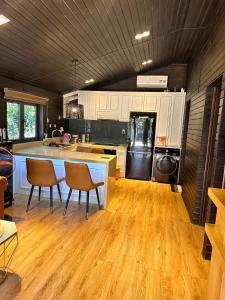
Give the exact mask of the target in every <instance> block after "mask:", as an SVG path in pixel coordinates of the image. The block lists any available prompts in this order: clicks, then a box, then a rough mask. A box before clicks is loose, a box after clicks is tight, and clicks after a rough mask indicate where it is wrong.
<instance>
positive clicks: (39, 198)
mask: <svg viewBox="0 0 225 300" xmlns="http://www.w3.org/2000/svg"><path fill="white" fill-rule="evenodd" d="M38 201H41V186H39V191H38Z"/></svg>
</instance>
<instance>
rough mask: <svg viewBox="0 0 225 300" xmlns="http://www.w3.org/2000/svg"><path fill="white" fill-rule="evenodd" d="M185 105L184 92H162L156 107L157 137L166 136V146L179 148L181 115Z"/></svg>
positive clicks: (181, 125)
mask: <svg viewBox="0 0 225 300" xmlns="http://www.w3.org/2000/svg"><path fill="white" fill-rule="evenodd" d="M184 105H185V93H162V94H161V96H160V100H159V102H158V108H157V112H158V114H157V128H156V146H161V145H160V144H159V143H158V139H157V137H166V145H165V146H166V147H173V148H180V147H181V139H182V131H183V116H184Z"/></svg>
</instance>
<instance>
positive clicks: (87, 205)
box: [86, 191, 89, 219]
mask: <svg viewBox="0 0 225 300" xmlns="http://www.w3.org/2000/svg"><path fill="white" fill-rule="evenodd" d="M88 214H89V191H87V203H86V219H88Z"/></svg>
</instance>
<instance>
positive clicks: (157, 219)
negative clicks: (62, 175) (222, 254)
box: [0, 179, 209, 300]
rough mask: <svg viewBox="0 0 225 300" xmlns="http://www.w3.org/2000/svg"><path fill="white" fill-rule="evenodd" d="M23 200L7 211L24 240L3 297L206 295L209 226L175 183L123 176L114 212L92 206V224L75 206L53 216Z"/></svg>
mask: <svg viewBox="0 0 225 300" xmlns="http://www.w3.org/2000/svg"><path fill="white" fill-rule="evenodd" d="M25 200H26V198H25V197H24V196H19V195H18V196H17V200H16V202H15V204H14V205H13V208H9V209H8V210H7V213H9V214H11V215H13V217H14V218H15V220H16V222H17V226H18V232H19V243H20V244H19V248H18V251H17V253H16V256H15V259H14V260H13V263H12V266H11V267H12V269H13V270H14V271H15V272H16V273H17V275H10V276H9V277H8V279H7V281H6V282H5V283H4V284H3V285H2V286H0V299H4V300H6V299H23V300H26V299H29V300H33V299H36V300H40V299H45V300H50V299H65V300H70V299H74V300H75V299H90V300H93V299H116V300H120V299H121V300H124V299H154V300H160V299H163V300H165V299H169V300H172V299H179V300H184V299H191V300H192V299H195V300H197V299H205V296H206V289H207V277H208V269H209V262H208V261H204V260H203V259H202V258H201V248H202V241H203V228H202V227H199V226H195V225H191V224H190V222H189V219H188V215H187V212H186V210H185V207H184V204H183V201H182V198H181V196H180V194H178V193H172V192H171V191H170V186H169V185H163V184H159V183H152V182H144V181H135V180H126V179H122V180H119V181H118V182H117V183H116V194H115V197H114V199H113V200H112V202H111V203H110V207H109V208H108V210H107V211H103V210H102V211H98V210H97V206H93V207H92V213H91V216H90V218H89V220H88V221H86V220H84V216H85V214H84V206H81V207H80V208H79V207H78V204H77V203H73V204H71V205H70V206H69V208H68V215H67V216H66V217H63V215H62V212H63V207H61V206H60V203H59V202H56V203H55V208H56V209H55V211H54V213H53V214H52V215H51V214H50V213H49V209H48V205H49V203H48V201H45V200H43V201H42V202H41V203H38V201H37V199H34V201H33V203H32V204H33V206H32V207H33V208H32V210H31V211H30V212H29V213H28V214H26V213H25V206H26V202H25Z"/></svg>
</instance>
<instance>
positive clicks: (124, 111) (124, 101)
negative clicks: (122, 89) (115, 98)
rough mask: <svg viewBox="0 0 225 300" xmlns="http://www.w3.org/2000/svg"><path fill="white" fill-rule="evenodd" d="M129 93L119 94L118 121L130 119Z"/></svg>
mask: <svg viewBox="0 0 225 300" xmlns="http://www.w3.org/2000/svg"><path fill="white" fill-rule="evenodd" d="M130 99H131V97H130V95H124V94H123V95H121V97H120V102H121V112H120V121H122V122H128V121H129V119H130V111H129V103H130Z"/></svg>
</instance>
